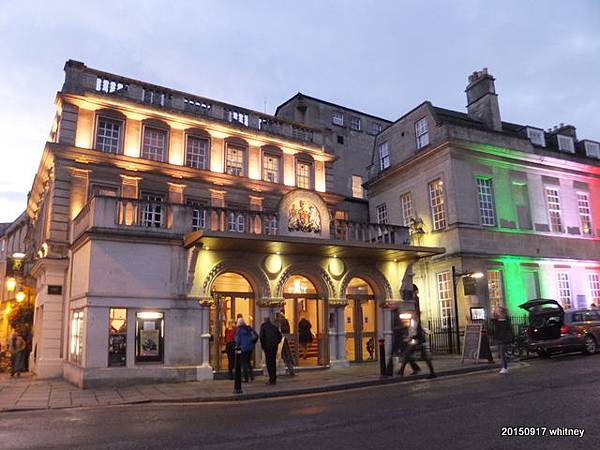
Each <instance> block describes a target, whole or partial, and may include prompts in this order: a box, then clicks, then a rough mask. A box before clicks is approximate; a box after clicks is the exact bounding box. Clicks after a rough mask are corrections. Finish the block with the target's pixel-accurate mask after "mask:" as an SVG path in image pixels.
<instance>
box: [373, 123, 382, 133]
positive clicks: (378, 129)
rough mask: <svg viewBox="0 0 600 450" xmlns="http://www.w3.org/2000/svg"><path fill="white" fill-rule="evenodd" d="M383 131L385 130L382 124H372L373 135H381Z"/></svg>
mask: <svg viewBox="0 0 600 450" xmlns="http://www.w3.org/2000/svg"><path fill="white" fill-rule="evenodd" d="M382 129H383V127H382V126H381V124H380V123H378V122H373V123H371V133H373V134H379V133H381V130H382Z"/></svg>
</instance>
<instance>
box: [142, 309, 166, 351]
mask: <svg viewBox="0 0 600 450" xmlns="http://www.w3.org/2000/svg"><path fill="white" fill-rule="evenodd" d="M135 329H136V336H135V337H136V346H135V360H136V362H149V361H154V362H162V360H163V355H164V334H165V323H164V314H163V313H162V312H158V311H141V312H138V313H136V327H135Z"/></svg>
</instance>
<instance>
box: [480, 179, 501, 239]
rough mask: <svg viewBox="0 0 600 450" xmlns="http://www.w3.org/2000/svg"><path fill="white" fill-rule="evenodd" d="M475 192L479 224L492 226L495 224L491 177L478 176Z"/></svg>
mask: <svg viewBox="0 0 600 450" xmlns="http://www.w3.org/2000/svg"><path fill="white" fill-rule="evenodd" d="M477 192H478V199H479V216H480V217H481V225H483V226H486V227H493V226H495V225H496V214H495V213H494V192H493V190H492V179H491V178H485V177H478V178H477Z"/></svg>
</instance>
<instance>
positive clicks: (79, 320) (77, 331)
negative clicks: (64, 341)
mask: <svg viewBox="0 0 600 450" xmlns="http://www.w3.org/2000/svg"><path fill="white" fill-rule="evenodd" d="M69 355H70V359H71V361H72V362H74V363H75V364H81V358H82V356H83V310H78V311H73V313H72V315H71V345H70V348H69Z"/></svg>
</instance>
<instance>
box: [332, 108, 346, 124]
mask: <svg viewBox="0 0 600 450" xmlns="http://www.w3.org/2000/svg"><path fill="white" fill-rule="evenodd" d="M331 121H332V122H333V124H334V125H339V126H340V127H343V126H344V113H341V112H339V111H335V112H334V113H333V116H332V117H331Z"/></svg>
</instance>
